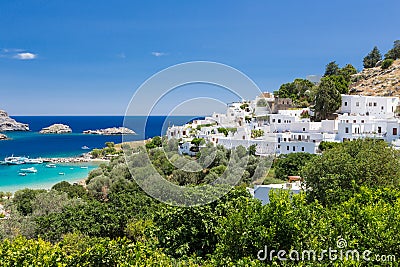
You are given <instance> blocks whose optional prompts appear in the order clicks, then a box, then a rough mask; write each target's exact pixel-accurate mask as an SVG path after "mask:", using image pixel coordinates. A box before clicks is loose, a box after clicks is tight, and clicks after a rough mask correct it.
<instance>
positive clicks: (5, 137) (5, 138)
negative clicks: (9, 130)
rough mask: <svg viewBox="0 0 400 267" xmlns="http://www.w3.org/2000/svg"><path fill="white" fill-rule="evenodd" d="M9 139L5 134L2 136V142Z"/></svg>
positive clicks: (0, 137)
mask: <svg viewBox="0 0 400 267" xmlns="http://www.w3.org/2000/svg"><path fill="white" fill-rule="evenodd" d="M7 139H8V137H7V135H5V134H0V140H7Z"/></svg>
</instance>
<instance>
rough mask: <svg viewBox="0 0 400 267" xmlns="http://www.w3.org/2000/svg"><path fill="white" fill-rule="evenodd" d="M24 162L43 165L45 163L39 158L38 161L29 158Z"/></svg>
mask: <svg viewBox="0 0 400 267" xmlns="http://www.w3.org/2000/svg"><path fill="white" fill-rule="evenodd" d="M24 161H25V163H26V164H42V163H43V160H42V159H41V158H38V159H30V158H27V159H25V160H24Z"/></svg>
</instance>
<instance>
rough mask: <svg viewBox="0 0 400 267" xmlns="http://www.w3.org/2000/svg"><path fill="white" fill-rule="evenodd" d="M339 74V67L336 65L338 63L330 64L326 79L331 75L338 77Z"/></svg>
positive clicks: (327, 68)
mask: <svg viewBox="0 0 400 267" xmlns="http://www.w3.org/2000/svg"><path fill="white" fill-rule="evenodd" d="M338 74H339V65H338V64H336V61H331V62H329V63H328V64H327V65H326V67H325V74H324V77H326V76H331V75H338Z"/></svg>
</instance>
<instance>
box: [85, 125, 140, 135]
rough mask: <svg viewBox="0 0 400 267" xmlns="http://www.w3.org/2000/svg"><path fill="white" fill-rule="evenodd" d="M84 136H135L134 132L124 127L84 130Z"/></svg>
mask: <svg viewBox="0 0 400 267" xmlns="http://www.w3.org/2000/svg"><path fill="white" fill-rule="evenodd" d="M83 133H84V134H99V135H122V134H136V133H135V131H133V130H131V129H128V128H126V127H113V128H106V129H100V130H86V131H83Z"/></svg>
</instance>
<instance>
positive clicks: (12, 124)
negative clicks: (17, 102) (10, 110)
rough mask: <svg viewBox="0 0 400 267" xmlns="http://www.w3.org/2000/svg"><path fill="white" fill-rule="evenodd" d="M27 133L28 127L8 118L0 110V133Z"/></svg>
mask: <svg viewBox="0 0 400 267" xmlns="http://www.w3.org/2000/svg"><path fill="white" fill-rule="evenodd" d="M5 131H29V125H28V124H25V123H20V122H17V121H15V120H14V119H12V118H10V117H9V116H8V114H7V112H5V111H4V110H0V132H5Z"/></svg>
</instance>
